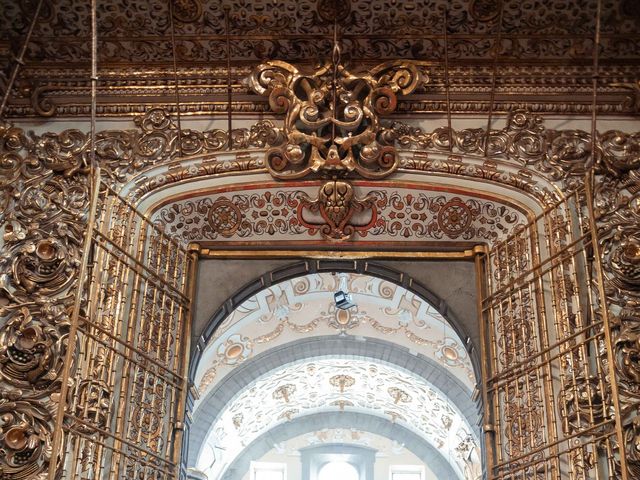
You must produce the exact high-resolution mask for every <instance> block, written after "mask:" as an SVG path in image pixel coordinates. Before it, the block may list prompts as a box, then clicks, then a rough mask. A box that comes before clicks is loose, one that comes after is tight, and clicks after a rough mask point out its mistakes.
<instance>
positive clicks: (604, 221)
mask: <svg viewBox="0 0 640 480" xmlns="http://www.w3.org/2000/svg"><path fill="white" fill-rule="evenodd" d="M136 124H137V128H136V129H132V130H122V131H115V130H112V131H102V132H98V135H97V139H96V140H97V141H96V154H97V155H96V156H97V160H98V162H99V163H100V164H101V165H102V166H103V167H104V172H105V176H106V177H105V178H107V179H108V180H109V181H110V182H112V183H113V184H114V185H121V184H123V183H125V182H128V181H130V180H131V179H133V178H134V177H135V178H137V179H139V180H140V181H139V183H137V185H136V188H135V190H133V193H132V198H134V199H135V198H139V196H140V195H143V194H145V193H149V192H152V191H153V190H154V189H155V188H157V187H158V186H162V185H166V184H167V183H170V182H174V181H179V180H186V179H190V178H196V177H198V176H204V175H210V174H216V173H220V172H225V173H229V172H234V171H246V170H259V169H262V168H264V166H263V165H262V164H261V161H260V160H256V159H255V158H254V157H251V156H248V157H236V158H235V160H228V159H225V160H221V161H217V160H216V158H213V157H211V158H208V159H207V160H205V161H202V162H200V163H199V164H198V165H197V166H196V167H195V168H194V167H192V166H188V167H187V166H181V165H178V166H177V167H176V168H172V170H171V171H170V172H169V170H168V169H165V170H162V173H163V176H158V175H156V174H153V175H150V176H149V177H148V178H144V172H145V171H146V170H147V169H150V168H152V167H164V165H165V164H166V163H167V162H168V161H169V160H172V159H175V158H176V157H178V155H179V152H180V148H179V146H178V145H177V138H178V132H177V127H176V125H175V123H174V122H173V121H172V120H171V118H170V116H169V115H168V113H167V112H166V111H164V110H159V109H158V110H152V111H150V112H148V113H147V114H146V115H144V116H141V117H139V118H138V119H137V123H136ZM181 133H182V135H181V138H182V144H181V147H182V152H184V153H185V154H186V155H201V154H212V155H213V154H218V153H220V152H221V151H222V150H223V149H224V148H225V146H226V145H227V143H228V140H227V132H221V131H208V132H196V131H183V132H181ZM450 133H451V138H452V140H453V145H452V152H451V153H452V155H450V157H449V158H448V159H447V160H446V161H439V160H438V161H435V160H433V159H430V158H428V157H421V156H416V157H414V158H413V159H411V160H407V161H406V162H405V163H404V164H401V165H399V166H398V167H399V168H401V169H404V170H407V171H424V172H446V173H448V174H452V175H462V176H465V175H467V176H470V177H473V178H486V179H490V180H492V181H498V182H502V183H503V184H506V185H510V186H512V187H515V188H518V189H520V190H522V191H525V192H527V193H530V194H532V195H533V196H534V197H535V198H538V199H540V200H541V201H542V202H547V201H550V198H551V197H550V196H549V195H548V194H547V193H546V192H545V191H543V186H541V185H540V184H537V183H536V182H537V181H538V180H535V178H547V179H548V180H549V184H555V185H558V186H560V187H561V188H570V187H571V186H572V185H575V184H576V182H580V181H582V179H583V177H582V175H583V174H584V172H585V165H588V160H589V157H590V148H591V147H590V145H591V138H590V135H589V134H587V133H585V132H582V131H577V130H567V131H562V130H548V129H545V128H544V127H543V125H542V122H541V120H540V119H539V118H537V117H535V116H532V115H529V114H525V113H524V112H514V113H513V114H512V115H511V117H510V120H509V122H508V124H507V126H506V127H505V128H503V129H500V130H496V131H492V132H491V133H490V135H489V142H488V148H489V158H490V159H501V160H502V161H504V162H506V163H509V164H510V165H512V166H513V168H514V172H516V173H513V172H511V173H505V172H502V171H500V170H499V169H498V168H497V167H496V166H495V165H493V164H492V163H491V160H489V161H488V162H486V163H485V164H484V165H482V166H474V167H471V166H469V165H468V164H467V163H465V162H466V160H465V159H464V155H465V154H475V155H478V154H483V153H484V148H485V142H484V138H485V137H486V132H484V131H483V130H482V129H466V130H462V131H453V132H448V131H447V130H446V128H443V129H438V130H436V131H434V132H431V133H428V132H423V131H421V130H417V129H415V128H412V127H409V126H406V125H401V124H398V123H396V124H393V125H391V126H389V127H388V128H386V130H385V135H386V136H387V137H386V138H385V140H384V141H385V142H388V143H392V144H393V143H394V142H395V145H396V147H397V148H398V149H414V150H425V151H431V152H437V153H447V154H448V153H449V152H450V150H449V143H448V142H449V136H450ZM231 137H232V145H233V147H234V149H238V150H239V149H247V148H256V149H260V152H262V151H263V150H264V149H266V148H268V147H269V146H270V145H279V144H282V142H283V135H282V130H281V129H279V128H276V127H275V126H274V125H273V124H271V123H269V122H262V123H260V124H257V125H256V126H254V127H253V128H248V129H238V130H235V131H233V132H232V134H231ZM639 140H640V137H639V136H638V134H637V133H635V134H634V133H624V132H617V131H609V132H602V133H598V136H597V138H596V139H595V144H596V148H595V150H596V163H595V166H594V168H595V171H596V182H595V215H596V222H597V227H598V242H599V245H600V247H601V251H602V254H603V258H602V260H603V267H604V278H605V285H604V286H605V292H606V294H607V301H608V305H609V313H610V317H611V319H612V321H613V322H612V323H613V328H612V334H613V348H614V353H615V358H614V363H615V371H616V375H617V378H618V379H619V385H620V389H621V400H622V406H623V412H622V413H623V418H622V419H621V421H622V422H623V424H624V428H625V435H626V436H627V437H626V440H627V441H626V443H625V446H624V448H625V449H626V451H627V458H628V460H629V468H630V471H631V472H636V473H637V472H638V471H639V470H638V469H640V461H638V454H637V445H638V433H637V430H638V427H637V424H638V420H637V418H638V415H640V393H639V392H640V387H638V383H639V380H638V379H639V378H640V374H639V373H638V369H637V364H638V358H640V346H639V341H638V338H640V320H638V318H640V317H639V315H638V311H639V307H638V305H639V302H640V299H639V297H640V294H639V293H638V282H639V278H640V273H638V269H639V268H640V266H639V265H640V260H639V258H640V253H639V251H640V249H639V247H638V245H639V244H640V231H639V230H638V225H640V199H639V195H640V188H639V187H638V185H639V183H640V173H639V169H640V154H639V152H640V147H639V144H640V143H639ZM88 149H89V147H88V141H87V134H86V133H83V132H80V131H77V130H70V131H67V132H62V133H59V134H53V133H49V134H43V135H40V136H38V135H35V134H30V133H26V132H24V131H23V130H21V129H19V128H16V127H13V126H11V125H8V124H3V125H0V226H1V227H2V233H3V244H2V249H1V252H0V318H1V321H2V324H1V326H0V375H1V377H2V380H3V385H2V387H1V389H0V411H1V412H2V416H1V417H2V418H1V423H0V431H1V435H0V448H1V449H2V450H3V451H4V452H6V453H5V455H4V456H3V457H0V472H2V474H3V475H8V476H9V477H10V478H18V479H27V478H38V475H43V472H45V471H46V469H47V468H48V463H49V462H50V461H51V460H52V458H54V457H55V456H56V455H58V454H57V453H56V452H52V451H51V438H52V434H53V433H52V432H53V418H54V417H53V412H54V411H55V405H56V402H57V401H58V399H57V397H56V395H57V393H58V392H59V382H58V379H59V375H60V370H61V368H62V362H63V358H64V354H65V352H66V347H67V343H66V342H67V334H68V328H69V309H70V303H71V301H72V291H73V288H74V287H76V286H77V282H78V278H77V276H78V267H79V262H80V254H81V251H82V242H83V241H82V236H83V232H84V229H85V225H86V221H87V211H88V186H87V175H86V173H87V172H86V168H85V165H86V160H87V158H88ZM456 156H459V157H460V159H456V158H455V157H456ZM212 158H213V160H212ZM207 162H208V163H207ZM225 162H226V163H225ZM532 172H534V173H538V174H540V177H535V176H534V174H533V173H532ZM165 174H166V175H165ZM356 188H359V187H358V186H357V182H356ZM299 192H304V189H303V188H302V187H295V188H294V189H290V190H287V189H286V188H284V187H283V188H280V191H279V192H276V193H272V195H271V197H267V196H266V194H265V193H263V192H260V193H258V192H254V193H250V194H246V193H243V194H237V195H236V198H235V199H234V198H231V197H229V196H226V197H223V196H221V198H226V199H227V202H225V203H221V204H218V205H217V207H216V209H213V210H212V209H211V208H210V207H211V206H212V205H213V202H211V203H203V204H201V205H197V202H196V201H194V200H190V201H191V202H193V203H192V204H188V203H185V204H182V205H180V206H178V207H176V206H175V205H171V206H167V207H165V208H164V209H163V210H162V213H161V214H160V213H159V214H158V215H159V216H158V217H157V218H164V219H165V221H166V223H167V228H168V230H171V229H172V228H173V229H174V230H173V231H172V232H171V233H173V234H180V235H182V236H183V239H185V240H188V239H189V237H190V236H191V237H193V238H197V236H198V235H200V234H201V232H202V231H205V232H207V233H206V236H205V238H209V239H232V238H235V237H241V238H247V237H254V236H255V237H257V238H259V239H260V240H263V239H264V240H267V241H268V240H269V239H270V238H272V236H274V235H277V234H278V232H280V233H282V234H286V235H289V234H294V235H308V234H309V233H310V232H311V231H312V229H311V228H310V227H309V226H306V225H304V224H303V223H302V222H300V221H299V212H300V211H301V210H302V209H303V208H304V207H303V206H302V205H303V204H304V202H303V197H302V196H298V195H299ZM366 195H367V196H369V195H372V197H371V198H372V199H373V200H372V205H373V207H372V208H375V209H376V213H377V215H378V216H377V219H376V222H374V224H373V225H371V227H370V228H368V229H367V230H363V231H362V235H361V237H362V238H364V236H365V234H366V235H368V236H369V238H372V237H374V236H378V235H388V236H389V238H391V239H394V238H398V239H404V238H416V237H418V236H419V235H427V236H428V235H432V236H431V237H429V238H438V237H437V236H436V234H437V235H441V237H440V238H445V237H446V238H451V239H466V238H467V237H465V235H467V236H468V238H470V239H483V240H487V241H493V240H495V239H497V238H499V237H500V236H501V235H502V234H503V233H502V232H507V231H511V229H512V228H515V227H516V226H517V225H518V223H519V222H520V217H519V216H518V215H517V213H516V212H515V211H513V210H511V211H508V210H500V209H501V208H503V207H504V208H505V209H506V208H507V207H505V206H500V205H497V204H495V203H493V204H491V205H489V203H490V202H488V201H486V202H485V201H483V202H480V201H477V202H479V203H474V202H476V200H474V202H469V201H468V200H467V199H465V198H463V197H462V196H461V195H458V196H457V197H458V200H455V199H454V196H444V197H443V198H441V199H437V200H435V199H433V198H431V199H429V198H427V196H424V197H420V196H419V195H416V196H415V197H412V198H411V199H408V198H407V197H406V194H404V193H400V192H398V194H397V195H395V194H391V193H390V192H388V191H387V192H385V191H383V190H382V189H378V190H376V189H375V188H373V189H372V190H370V191H369V192H366ZM308 198H312V197H311V196H310V195H308ZM357 198H362V197H357ZM365 198H366V197H365ZM547 203H548V202H547ZM400 204H402V205H403V206H402V207H400ZM231 205H233V207H232V206H231ZM409 205H410V206H411V209H412V211H407V206H409ZM421 205H424V206H423V207H421ZM269 206H270V207H271V209H270V210H269V208H268V207H269ZM218 207H220V208H218ZM172 208H173V211H171V209H172ZM306 208H307V210H309V207H308V206H307V207H306ZM198 209H200V210H198ZM192 211H193V212H195V213H194V214H192V213H191V212H192ZM211 211H213V212H214V213H212V214H211V217H207V216H206V215H205V216H203V217H202V218H201V219H200V223H198V222H197V221H196V217H197V215H196V213H197V212H206V213H207V214H208V213H209V212H211ZM238 212H239V214H238ZM311 213H313V212H311ZM356 213H357V214H358V215H359V214H360V213H361V212H355V213H354V214H353V218H354V219H355V218H356V217H357V215H356ZM391 213H393V218H392V217H391ZM423 214H424V215H427V217H424V218H423V217H422V215H423ZM162 215H164V217H162ZM254 215H255V216H254ZM302 215H306V214H302ZM342 215H343V212H340V211H338V212H337V213H336V215H335V216H333V217H328V218H332V220H333V221H334V222H338V223H340V221H341V220H344V218H345V217H343V216H342ZM414 215H417V217H414ZM201 216H202V215H201ZM303 218H305V219H306V220H305V221H307V220H309V218H310V217H303ZM311 218H313V219H314V221H315V222H317V223H318V227H317V228H318V231H319V229H320V228H322V226H323V225H325V224H326V219H323V218H322V216H319V217H311ZM381 218H382V219H383V220H384V221H383V222H380V219H381ZM469 218H471V222H470V223H469ZM509 218H510V219H512V221H509V220H507V219H509ZM239 219H241V220H240V222H238V220H239ZM474 219H475V220H476V221H478V222H479V223H477V224H476V223H474ZM323 220H325V221H324V222H323ZM407 221H408V222H409V223H408V224H407V223H406V222H407ZM243 222H245V223H243ZM205 223H206V224H207V225H208V228H209V230H202V228H201V226H200V225H203V224H205ZM307 223H308V225H312V223H311V222H307ZM394 224H395V225H397V226H393V225H394ZM236 225H238V226H237V228H236V227H235V226H236ZM430 225H433V227H431V226H430ZM436 226H437V228H436ZM234 228H235V230H234ZM314 228H316V227H314ZM471 229H475V231H474V233H469V232H471ZM425 232H426V233H425ZM430 232H431V233H430ZM225 235H227V236H226V237H225ZM242 235H244V237H242ZM358 235H360V233H356V234H355V237H356V238H357V236H358ZM329 237H331V235H329ZM334 239H335V238H334ZM499 280H500V281H505V282H506V281H508V277H507V276H506V274H505V275H503V274H500V278H499ZM105 321H106V319H105ZM340 328H343V327H340ZM344 328H348V327H344ZM503 328H505V329H508V328H510V327H509V324H508V323H505V324H504V325H503ZM505 331H506V330H505ZM447 352H448V351H447ZM448 353H449V355H453V354H451V353H450V352H448ZM442 355H447V354H446V353H444V350H443V351H442ZM443 358H444V357H443ZM446 358H448V357H446ZM71 368H72V369H73V368H74V366H71ZM585 381H586V382H589V381H590V380H585ZM145 388H147V389H149V388H152V387H149V386H146V387H145V386H144V385H140V386H139V389H140V393H141V395H143V394H144V398H145V399H146V400H145V402H146V405H147V407H148V408H151V407H154V408H155V407H158V408H159V409H160V410H162V408H165V407H164V405H155V406H154V405H153V400H152V398H151V397H152V396H153V395H152V393H149V392H147V393H144V392H145ZM585 388H586V387H585ZM585 391H587V393H589V392H591V393H595V390H593V389H588V388H587V389H586V390H585ZM598 395H600V393H599V392H598ZM99 397H100V398H105V399H106V398H108V392H106V391H101V392H95V391H92V390H91V389H87V390H86V392H85V397H84V398H85V399H86V400H87V401H88V403H89V404H90V405H92V408H93V412H94V413H93V418H94V419H95V421H96V425H104V422H105V419H106V418H107V413H108V410H109V408H110V406H107V405H106V404H105V403H103V402H101V401H96V402H95V403H94V404H92V403H91V402H92V399H97V398H99ZM599 398H600V397H599ZM608 398H609V397H608V395H607V392H602V399H603V401H604V402H607V401H608ZM578 414H579V413H576V415H578ZM135 415H137V416H138V418H139V420H140V422H141V424H142V425H143V426H142V427H141V428H142V430H141V432H142V433H141V435H143V436H145V438H150V439H151V438H152V435H153V433H154V432H155V431H156V429H157V426H156V425H157V421H158V419H157V418H153V417H152V416H151V415H150V414H149V413H148V412H147V411H145V410H144V409H142V410H140V411H139V412H135ZM513 422H514V423H513V429H514V430H513V431H514V432H515V431H517V422H518V420H517V419H515V418H514V419H513ZM534 440H535V439H534ZM150 442H151V444H152V446H153V448H154V449H155V448H161V447H162V446H161V445H159V444H153V442H152V440H150ZM534 443H535V442H534ZM634 449H635V450H634Z"/></svg>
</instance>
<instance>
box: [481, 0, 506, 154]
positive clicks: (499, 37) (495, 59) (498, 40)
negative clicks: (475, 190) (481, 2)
mask: <svg viewBox="0 0 640 480" xmlns="http://www.w3.org/2000/svg"><path fill="white" fill-rule="evenodd" d="M499 8H500V13H499V15H498V32H497V34H496V44H495V49H494V52H493V70H492V72H491V94H490V95H491V96H490V99H489V117H488V118H487V132H486V134H485V138H484V156H485V158H487V157H488V156H489V137H490V135H491V123H492V121H493V109H494V104H495V99H496V71H497V68H498V55H499V53H500V47H501V46H502V15H503V12H504V3H503V2H502V1H500V7H499Z"/></svg>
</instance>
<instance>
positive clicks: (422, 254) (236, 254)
mask: <svg viewBox="0 0 640 480" xmlns="http://www.w3.org/2000/svg"><path fill="white" fill-rule="evenodd" d="M201 245H204V246H205V247H203V248H202V249H201V250H200V257H201V258H240V259H243V258H244V259H261V258H310V259H321V260H322V259H327V260H331V259H344V260H358V259H368V258H375V259H381V260H384V259H390V260H398V259H402V260H417V261H419V260H470V259H473V257H474V256H475V252H474V250H460V251H432V252H430V251H406V252H405V251H394V252H384V251H379V250H356V251H348V250H347V251H335V250H217V249H215V248H206V243H201Z"/></svg>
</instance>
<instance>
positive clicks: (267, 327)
mask: <svg viewBox="0 0 640 480" xmlns="http://www.w3.org/2000/svg"><path fill="white" fill-rule="evenodd" d="M342 278H344V280H345V281H346V285H347V290H348V291H349V292H350V293H351V294H352V297H353V299H354V301H355V303H356V305H357V306H356V307H355V308H351V309H349V310H339V309H337V308H336V307H335V303H334V298H333V294H334V292H335V291H337V290H338V289H339V287H340V282H341V279H342ZM325 335H353V336H356V337H367V338H378V339H382V340H385V341H388V342H392V343H395V344H397V345H399V346H402V347H406V348H408V349H409V350H410V351H413V352H415V353H420V354H422V355H424V356H426V357H428V358H431V359H432V360H434V361H435V362H437V363H438V364H440V365H442V366H443V367H444V368H445V369H446V371H447V372H449V373H450V374H451V375H452V377H454V378H456V379H457V380H458V381H459V382H460V383H462V384H463V385H464V386H465V387H466V388H467V390H468V391H469V393H470V392H471V391H472V390H473V389H474V387H475V384H476V378H475V375H474V371H473V367H472V364H471V360H470V358H469V354H468V352H467V350H466V348H465V341H464V340H463V339H461V338H460V337H459V335H458V334H457V333H456V331H455V330H454V329H453V328H452V327H451V325H450V324H449V322H448V321H447V320H446V319H445V318H444V317H443V316H442V315H441V314H440V313H439V312H438V310H436V308H435V307H434V306H433V305H431V304H429V302H427V301H426V300H424V299H423V298H421V297H419V296H418V295H416V294H414V293H412V292H410V291H409V290H407V289H405V288H403V287H401V286H398V285H396V284H394V283H391V282H388V281H386V280H382V279H380V278H376V277H372V276H368V275H360V274H355V273H339V274H332V273H317V274H311V275H306V276H303V277H297V278H294V279H291V280H287V281H284V282H281V283H278V284H275V285H273V286H271V287H269V288H266V289H264V290H262V291H260V292H259V293H257V294H256V295H254V296H252V297H251V298H249V299H248V300H246V301H245V302H244V303H243V304H242V305H241V306H240V307H239V308H237V309H236V310H235V311H234V312H233V313H232V314H231V315H230V316H228V317H227V318H226V319H225V320H224V321H223V322H222V324H221V325H219V327H218V329H217V330H216V332H215V334H214V335H213V337H212V339H211V341H210V342H209V344H208V345H207V346H206V348H205V351H204V352H203V355H202V358H201V360H200V363H199V365H200V366H199V369H198V372H197V374H196V376H195V384H196V386H197V388H198V390H199V392H200V397H201V398H202V397H204V396H206V395H207V393H208V392H209V391H211V390H212V389H213V388H215V386H216V385H217V384H218V382H220V381H221V380H222V379H223V378H224V377H225V376H226V375H228V374H230V373H232V372H233V370H234V369H235V368H236V367H237V366H239V365H241V364H243V363H244V362H245V361H247V360H248V359H251V358H253V357H255V356H256V355H259V354H260V353H263V352H265V351H267V350H269V349H272V348H275V347H278V346H280V345H284V344H287V343H289V342H293V341H295V340H298V339H301V338H309V337H313V336H325Z"/></svg>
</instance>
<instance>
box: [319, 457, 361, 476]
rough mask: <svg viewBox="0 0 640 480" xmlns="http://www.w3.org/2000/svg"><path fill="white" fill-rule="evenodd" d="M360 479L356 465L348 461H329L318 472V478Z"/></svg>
mask: <svg viewBox="0 0 640 480" xmlns="http://www.w3.org/2000/svg"><path fill="white" fill-rule="evenodd" d="M336 478H339V479H341V480H360V474H359V473H358V470H357V469H356V467H354V466H353V465H351V464H350V463H347V462H340V461H333V462H328V463H326V464H325V465H324V466H322V468H320V472H318V480H335V479H336Z"/></svg>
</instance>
